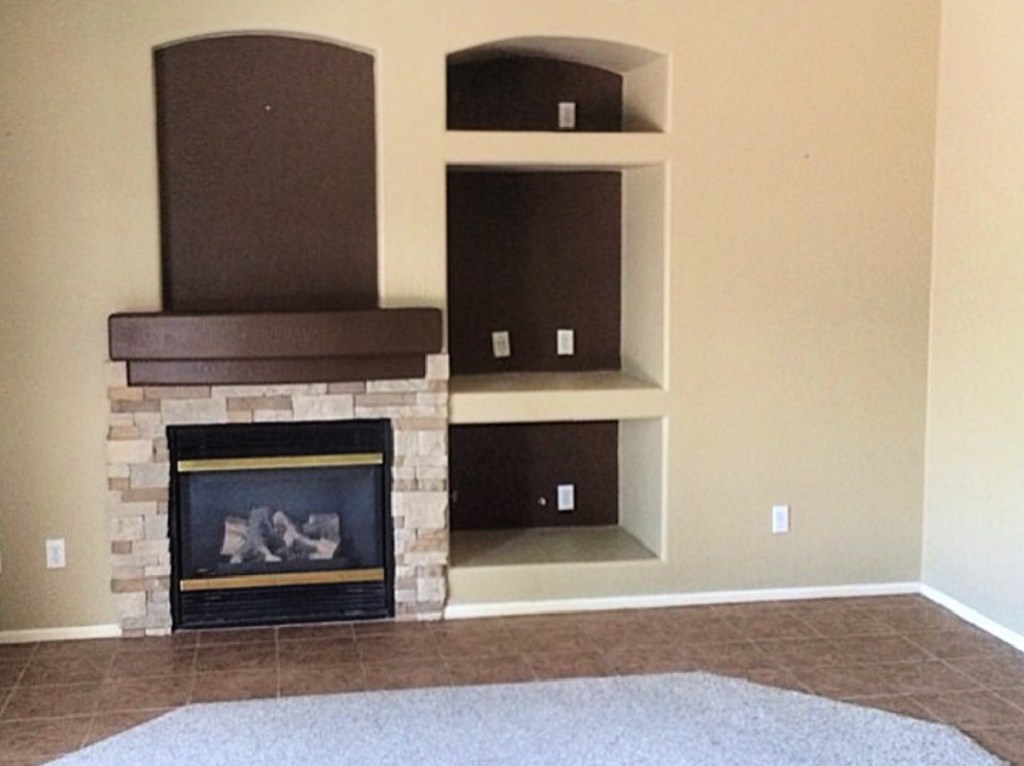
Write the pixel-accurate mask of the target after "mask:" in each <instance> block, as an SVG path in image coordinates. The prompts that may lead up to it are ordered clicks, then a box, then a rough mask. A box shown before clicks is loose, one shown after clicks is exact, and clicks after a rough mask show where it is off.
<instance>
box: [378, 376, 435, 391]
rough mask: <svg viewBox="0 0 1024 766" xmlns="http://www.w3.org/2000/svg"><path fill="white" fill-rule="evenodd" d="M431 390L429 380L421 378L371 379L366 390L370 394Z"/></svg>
mask: <svg viewBox="0 0 1024 766" xmlns="http://www.w3.org/2000/svg"><path fill="white" fill-rule="evenodd" d="M429 390H430V389H429V388H428V382H427V381H426V380H425V379H420V378H416V379H413V380H371V381H369V382H368V383H367V384H366V392H367V393H368V394H373V393H377V392H380V393H387V392H407V391H412V392H416V391H429Z"/></svg>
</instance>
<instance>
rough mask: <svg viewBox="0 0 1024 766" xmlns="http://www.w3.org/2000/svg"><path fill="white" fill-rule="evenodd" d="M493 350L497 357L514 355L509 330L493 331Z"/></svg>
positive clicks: (503, 357)
mask: <svg viewBox="0 0 1024 766" xmlns="http://www.w3.org/2000/svg"><path fill="white" fill-rule="evenodd" d="M491 350H492V351H493V352H494V358H495V359H505V358H506V357H510V356H512V339H511V337H510V336H509V333H508V330H497V331H495V332H492V333H491Z"/></svg>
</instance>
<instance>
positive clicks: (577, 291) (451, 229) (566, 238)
mask: <svg viewBox="0 0 1024 766" xmlns="http://www.w3.org/2000/svg"><path fill="white" fill-rule="evenodd" d="M621 218H622V178H621V174H619V173H616V172H604V171H601V172H589V171H580V172H529V173H513V172H508V173H506V172H493V173H492V172H486V171H483V172H469V171H451V172H449V173H448V348H449V353H450V354H451V365H452V372H453V373H455V374H476V373H496V372H540V371H548V372H551V371H581V370H616V369H619V366H620V350H619V347H620V336H621V329H620V328H621V320H620V306H621V301H622V298H621V284H622V276H621V272H622V256H621V250H622V247H621V230H622V226H621ZM559 329H571V330H573V331H574V335H575V354H574V355H573V356H558V355H557V353H556V351H557V345H556V333H557V331H558V330H559ZM501 330H506V331H508V332H509V333H510V340H511V348H512V355H511V356H510V357H506V358H497V359H496V358H495V357H494V354H493V349H492V343H491V333H492V332H494V331H501Z"/></svg>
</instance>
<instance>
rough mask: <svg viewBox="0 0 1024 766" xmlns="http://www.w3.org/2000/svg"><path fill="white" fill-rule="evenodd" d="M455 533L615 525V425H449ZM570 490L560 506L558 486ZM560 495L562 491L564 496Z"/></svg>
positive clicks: (617, 491) (617, 475)
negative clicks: (569, 496) (570, 492)
mask: <svg viewBox="0 0 1024 766" xmlns="http://www.w3.org/2000/svg"><path fill="white" fill-rule="evenodd" d="M449 441H450V451H451V458H452V460H451V466H452V467H451V486H452V502H451V526H452V529H458V530H469V529H517V528H526V527H561V526H599V525H614V524H617V523H618V521H619V470H618V451H619V446H618V441H619V427H618V423H616V422H615V421H598V422H591V423H512V424H508V423H499V424H486V425H462V426H452V428H451V431H450V439H449ZM560 486H561V487H572V502H571V506H572V507H571V508H567V507H564V506H566V505H570V503H566V502H564V500H566V499H567V498H565V497H563V498H562V499H563V502H562V503H561V505H562V506H563V507H561V508H560V507H559V506H560V503H559V487H560ZM563 494H564V490H563Z"/></svg>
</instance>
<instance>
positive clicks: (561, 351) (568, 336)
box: [555, 330, 576, 356]
mask: <svg viewBox="0 0 1024 766" xmlns="http://www.w3.org/2000/svg"><path fill="white" fill-rule="evenodd" d="M555 340H556V343H555V345H556V347H557V350H558V355H559V356H572V355H573V354H575V353H576V333H575V332H573V331H572V330H558V331H557V332H556V333H555Z"/></svg>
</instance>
